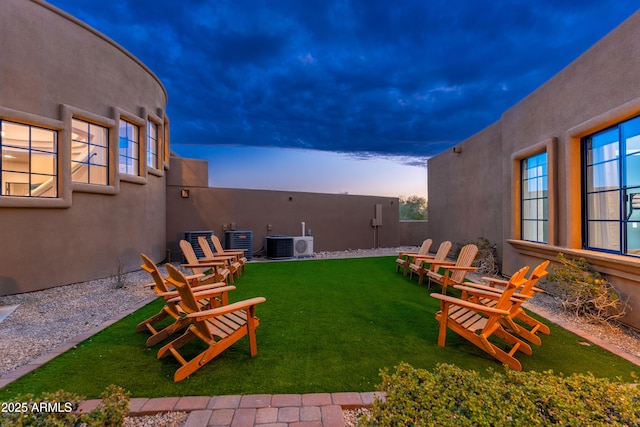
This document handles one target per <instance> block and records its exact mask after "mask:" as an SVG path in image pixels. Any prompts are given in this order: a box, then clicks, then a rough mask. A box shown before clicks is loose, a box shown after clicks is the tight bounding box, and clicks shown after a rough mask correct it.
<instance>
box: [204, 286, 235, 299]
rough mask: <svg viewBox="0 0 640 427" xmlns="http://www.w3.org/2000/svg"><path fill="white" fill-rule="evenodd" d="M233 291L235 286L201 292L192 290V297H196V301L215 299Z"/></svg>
mask: <svg viewBox="0 0 640 427" xmlns="http://www.w3.org/2000/svg"><path fill="white" fill-rule="evenodd" d="M235 289H236V287H235V286H222V287H219V288H213V289H205V290H202V291H201V290H195V289H194V292H193V296H194V297H196V299H203V298H209V297H215V296H217V295H221V294H224V293H225V292H229V291H234V290H235Z"/></svg>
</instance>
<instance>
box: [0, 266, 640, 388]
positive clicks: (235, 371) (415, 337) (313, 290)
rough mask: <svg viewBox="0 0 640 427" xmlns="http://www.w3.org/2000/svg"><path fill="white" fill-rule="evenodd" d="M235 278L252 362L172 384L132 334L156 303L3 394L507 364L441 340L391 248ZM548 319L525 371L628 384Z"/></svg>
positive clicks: (623, 366) (355, 383)
mask: <svg viewBox="0 0 640 427" xmlns="http://www.w3.org/2000/svg"><path fill="white" fill-rule="evenodd" d="M236 286H237V289H236V290H235V291H234V292H233V294H232V296H231V298H232V300H233V301H237V300H240V299H244V298H249V297H252V296H264V297H266V299H267V302H266V303H264V304H261V305H259V306H258V316H259V317H260V319H261V322H262V324H261V325H260V327H259V328H258V334H257V336H258V355H257V357H255V358H253V359H252V358H251V357H250V355H249V344H248V341H247V338H246V337H245V338H244V339H242V340H241V341H240V342H238V343H236V344H234V345H233V346H232V347H231V348H229V349H228V350H226V351H225V352H224V353H222V355H220V356H219V357H217V358H216V359H214V360H213V361H211V362H209V364H208V365H206V366H205V367H203V368H201V369H200V370H198V371H197V372H196V373H195V374H194V375H192V376H191V377H190V378H188V379H186V380H184V381H182V382H179V383H174V382H173V380H172V378H173V373H174V372H175V370H176V369H177V368H178V363H177V362H176V361H175V360H174V359H172V358H165V359H162V360H157V359H156V353H157V350H158V348H159V347H160V345H158V346H156V347H153V348H150V349H147V348H145V345H144V342H145V340H146V338H147V334H145V333H135V332H134V329H135V325H136V324H137V323H138V322H140V321H142V320H144V319H145V318H147V317H149V316H150V315H152V314H155V313H156V312H157V311H158V310H159V308H160V307H161V306H162V303H161V301H159V300H158V301H155V302H153V303H151V304H149V305H147V306H145V307H143V308H142V309H140V310H138V311H137V312H135V313H133V314H132V315H130V316H127V317H126V318H124V319H123V320H121V321H119V322H117V323H116V324H114V325H112V326H111V327H109V328H107V329H105V330H104V331H102V332H100V333H98V334H97V335H95V336H93V337H92V338H90V339H88V340H86V341H85V342H83V343H81V344H80V345H78V346H77V348H74V349H72V350H70V351H68V352H66V353H64V354H62V355H61V356H59V357H58V358H56V359H54V360H53V361H51V362H49V363H47V364H46V365H44V366H43V367H41V368H39V369H37V370H36V371H34V372H32V373H30V374H28V375H26V376H24V377H22V378H20V379H19V380H17V381H16V382H14V383H11V384H9V385H8V386H6V387H5V388H3V389H2V390H0V400H8V399H10V398H11V397H14V396H16V395H17V394H19V393H22V394H24V393H40V392H42V391H54V390H58V389H60V388H63V389H65V390H66V391H70V392H74V393H78V394H81V395H84V396H86V397H87V398H95V397H97V396H98V395H99V394H100V393H101V392H102V391H103V390H104V389H105V388H106V387H107V386H108V385H109V384H117V385H119V386H121V387H124V388H125V389H127V390H128V391H130V392H131V394H132V397H161V396H185V395H221V394H250V393H311V392H338V391H371V390H375V389H376V387H377V384H379V383H380V377H379V371H380V369H382V368H392V367H394V366H396V365H398V364H399V363H400V362H407V363H410V364H411V365H413V366H414V367H416V368H425V369H429V370H431V369H433V368H434V367H435V365H436V364H437V363H439V362H445V363H451V364H455V365H457V366H459V367H461V368H463V369H473V370H476V371H479V372H485V373H486V370H487V368H493V369H494V370H500V369H502V368H501V365H500V364H499V363H498V362H496V361H495V360H494V359H493V358H491V357H490V356H489V355H487V354H486V353H484V352H482V351H481V350H479V349H478V348H477V347H475V346H474V345H472V344H470V343H469V342H467V341H466V340H464V339H462V338H461V337H459V336H458V335H457V334H455V333H453V332H452V331H449V332H448V334H447V344H446V346H445V347H444V348H441V347H438V346H437V345H436V341H437V334H438V323H437V322H436V320H435V319H434V313H435V312H436V311H437V309H438V302H437V301H436V300H435V299H434V298H431V297H430V296H429V292H430V291H428V290H427V289H426V287H425V286H419V285H417V283H416V282H415V281H413V282H412V281H409V279H408V278H406V277H403V276H402V275H401V274H398V273H396V272H395V263H394V262H393V258H390V257H379V258H362V259H343V260H314V261H305V262H276V263H256V264H251V265H249V266H248V267H247V271H246V272H245V274H244V275H243V276H242V277H241V278H240V279H239V280H238V281H237V283H236ZM439 290H440V289H439V288H438V287H437V286H434V290H433V291H435V292H438V291H439ZM546 323H549V322H546ZM550 327H551V335H549V336H546V335H545V336H543V337H542V341H543V344H542V346H541V347H536V346H533V355H532V356H527V355H524V354H519V356H518V358H519V360H520V361H521V362H522V366H523V369H524V370H525V371H528V370H533V371H539V372H540V371H546V370H550V369H551V370H553V371H554V372H555V373H563V374H566V375H569V374H571V373H574V372H580V373H586V372H591V373H593V374H594V375H595V376H597V377H608V378H615V377H621V378H622V379H624V380H626V381H632V380H633V378H632V375H633V374H632V373H639V372H640V368H639V367H638V366H636V365H634V364H632V363H630V362H628V361H626V360H624V359H622V358H619V357H617V356H615V355H613V354H611V353H609V352H607V351H605V350H603V349H601V348H599V347H596V346H585V345H583V344H582V343H583V340H582V339H581V338H580V337H578V336H576V335H573V334H571V333H569V332H567V331H565V330H563V329H561V328H559V327H556V326H555V325H552V324H551V325H550ZM196 347H197V346H196ZM195 350H196V351H197V350H199V348H196V349H195Z"/></svg>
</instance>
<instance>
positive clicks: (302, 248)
mask: <svg viewBox="0 0 640 427" xmlns="http://www.w3.org/2000/svg"><path fill="white" fill-rule="evenodd" d="M293 256H294V257H296V258H303V257H312V256H313V237H312V236H298V237H294V238H293Z"/></svg>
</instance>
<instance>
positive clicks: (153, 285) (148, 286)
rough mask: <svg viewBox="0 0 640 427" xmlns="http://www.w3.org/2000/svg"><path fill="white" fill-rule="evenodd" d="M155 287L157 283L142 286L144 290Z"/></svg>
mask: <svg viewBox="0 0 640 427" xmlns="http://www.w3.org/2000/svg"><path fill="white" fill-rule="evenodd" d="M155 286H156V284H155V282H151V283H145V284H144V285H142V287H143V288H154V287H155Z"/></svg>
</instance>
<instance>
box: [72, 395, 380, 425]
mask: <svg viewBox="0 0 640 427" xmlns="http://www.w3.org/2000/svg"><path fill="white" fill-rule="evenodd" d="M377 395H379V394H378V393H374V392H366V393H355V392H352V393H311V394H273V395H271V394H249V395H244V396H215V397H206V396H186V397H159V398H155V399H147V398H133V399H131V401H130V408H129V415H130V416H140V415H151V414H156V413H158V412H171V411H186V412H189V416H188V418H187V422H186V424H185V427H206V426H231V427H254V426H262V427H267V426H269V427H343V426H344V425H345V421H344V417H343V414H342V410H343V409H354V408H360V407H362V406H370V405H371V404H372V403H373V401H374V399H375V396H377ZM99 403H100V400H98V399H94V400H86V401H84V402H82V403H81V404H80V408H79V409H80V410H81V411H86V412H88V411H91V410H92V409H94V408H95V407H96V406H97V405H98V404H99Z"/></svg>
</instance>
